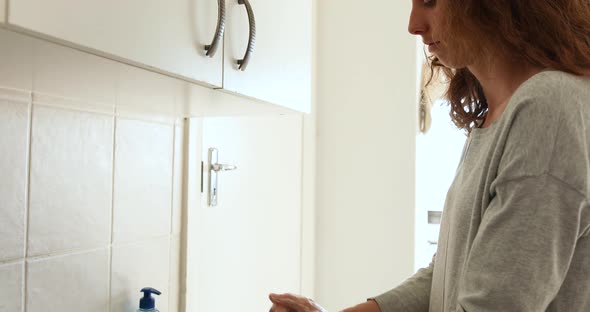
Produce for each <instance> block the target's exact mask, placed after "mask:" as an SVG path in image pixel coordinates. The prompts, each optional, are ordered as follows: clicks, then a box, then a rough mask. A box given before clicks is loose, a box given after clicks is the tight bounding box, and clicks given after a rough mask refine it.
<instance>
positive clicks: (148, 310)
mask: <svg viewBox="0 0 590 312" xmlns="http://www.w3.org/2000/svg"><path fill="white" fill-rule="evenodd" d="M141 292H143V298H141V299H139V309H138V310H137V312H159V311H158V310H156V300H155V299H154V297H152V294H156V295H161V294H162V293H161V292H159V291H158V290H157V289H154V288H151V287H146V288H143V289H142V290H141Z"/></svg>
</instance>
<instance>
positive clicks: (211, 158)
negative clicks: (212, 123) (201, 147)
mask: <svg viewBox="0 0 590 312" xmlns="http://www.w3.org/2000/svg"><path fill="white" fill-rule="evenodd" d="M218 155H219V151H218V150H217V149H216V148H214V147H210V148H209V150H208V159H207V168H208V170H209V175H208V176H209V179H208V181H207V184H208V190H209V194H208V196H207V205H208V206H212V207H215V206H217V198H218V196H219V187H218V181H219V177H218V174H219V172H220V171H231V170H236V169H237V167H236V166H234V165H228V164H220V163H218V162H217V161H218V159H219V156H218Z"/></svg>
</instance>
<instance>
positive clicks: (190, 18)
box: [8, 0, 223, 86]
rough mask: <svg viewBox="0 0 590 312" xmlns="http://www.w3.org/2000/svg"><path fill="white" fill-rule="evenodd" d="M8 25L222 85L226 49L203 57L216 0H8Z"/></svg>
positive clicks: (211, 31) (214, 21)
mask: <svg viewBox="0 0 590 312" xmlns="http://www.w3.org/2000/svg"><path fill="white" fill-rule="evenodd" d="M9 10H10V12H9V15H8V21H9V23H10V24H13V25H15V26H19V27H22V28H25V29H27V30H32V31H34V32H37V33H40V34H43V35H48V36H50V37H53V38H57V39H61V40H65V41H66V42H68V43H72V44H75V45H79V46H82V47H85V48H90V49H91V50H94V51H96V52H98V53H99V54H100V53H104V54H105V55H107V56H114V57H115V58H121V59H122V60H123V61H128V62H130V63H134V64H137V65H140V66H143V67H146V68H152V69H156V70H158V71H163V72H166V73H169V74H173V75H178V76H182V77H186V78H189V79H192V80H197V81H200V82H203V83H205V84H207V85H213V86H221V84H222V82H221V81H222V67H223V66H222V55H223V47H222V46H221V47H219V49H218V51H217V54H216V56H215V57H214V58H209V57H206V56H205V50H204V46H205V45H206V44H210V43H211V40H212V38H213V37H214V34H215V29H216V25H217V0H166V1H162V0H124V1H122V0H100V1H96V0H51V1H48V0H10V6H9Z"/></svg>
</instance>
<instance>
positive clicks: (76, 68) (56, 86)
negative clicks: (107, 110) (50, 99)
mask: <svg viewBox="0 0 590 312" xmlns="http://www.w3.org/2000/svg"><path fill="white" fill-rule="evenodd" d="M33 50H34V52H33V59H34V61H33V64H34V73H33V86H34V87H33V88H34V90H33V91H35V92H41V93H47V94H51V95H56V96H62V97H68V98H75V99H81V100H83V101H81V102H79V103H82V104H83V103H85V102H91V103H93V102H99V103H107V104H109V103H110V104H112V105H114V103H115V100H116V86H117V79H116V77H117V71H118V69H119V67H120V66H124V65H122V64H119V63H116V62H114V61H111V60H107V59H105V58H101V57H98V56H95V55H91V54H88V53H84V52H81V51H78V50H74V49H70V48H67V47H64V46H60V45H57V44H54V43H50V42H46V41H42V40H35V41H34V45H33Z"/></svg>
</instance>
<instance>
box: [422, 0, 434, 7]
mask: <svg viewBox="0 0 590 312" xmlns="http://www.w3.org/2000/svg"><path fill="white" fill-rule="evenodd" d="M435 3H436V0H424V5H425V6H429V7H431V6H434V4H435Z"/></svg>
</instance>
